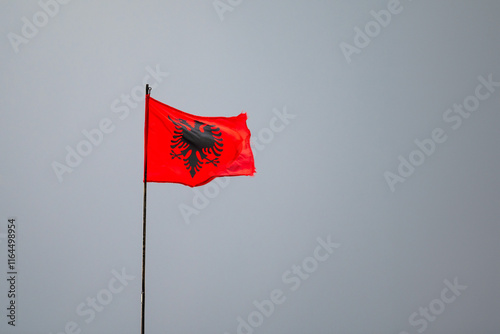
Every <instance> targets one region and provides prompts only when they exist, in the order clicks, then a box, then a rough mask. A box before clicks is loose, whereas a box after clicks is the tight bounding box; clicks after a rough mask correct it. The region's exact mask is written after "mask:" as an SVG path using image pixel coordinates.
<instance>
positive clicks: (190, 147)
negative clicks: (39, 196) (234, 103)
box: [168, 116, 224, 177]
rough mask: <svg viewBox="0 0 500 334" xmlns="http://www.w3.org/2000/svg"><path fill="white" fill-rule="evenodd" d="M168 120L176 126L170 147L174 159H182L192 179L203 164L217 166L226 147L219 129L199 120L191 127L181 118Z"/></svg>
mask: <svg viewBox="0 0 500 334" xmlns="http://www.w3.org/2000/svg"><path fill="white" fill-rule="evenodd" d="M168 119H169V120H170V121H171V122H172V123H174V125H175V131H174V136H173V138H172V141H171V145H170V147H171V149H172V151H171V152H170V156H171V157H172V159H176V158H179V159H182V160H183V161H184V166H186V169H187V170H188V171H189V173H190V174H191V177H194V176H195V175H196V173H197V172H198V171H200V169H201V168H202V166H203V164H213V165H214V166H217V164H218V163H219V157H220V155H221V152H222V147H223V146H224V145H223V143H222V137H221V131H220V128H219V127H217V126H214V125H210V124H205V123H203V122H200V121H197V120H195V121H194V126H191V124H189V123H188V122H187V121H186V120H183V119H180V118H178V119H177V120H173V119H172V118H171V117H170V116H168Z"/></svg>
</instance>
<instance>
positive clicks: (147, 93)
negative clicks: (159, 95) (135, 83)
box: [146, 84, 153, 95]
mask: <svg viewBox="0 0 500 334" xmlns="http://www.w3.org/2000/svg"><path fill="white" fill-rule="evenodd" d="M152 89H153V88H151V86H149V84H146V95H149V94H151V90H152Z"/></svg>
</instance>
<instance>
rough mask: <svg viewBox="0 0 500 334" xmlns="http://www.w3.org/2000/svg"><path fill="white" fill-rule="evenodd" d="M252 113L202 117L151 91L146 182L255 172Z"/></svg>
mask: <svg viewBox="0 0 500 334" xmlns="http://www.w3.org/2000/svg"><path fill="white" fill-rule="evenodd" d="M246 120H247V115H246V113H241V114H240V115H238V116H234V117H203V116H196V115H191V114H188V113H185V112H183V111H180V110H177V109H175V108H172V107H170V106H168V105H166V104H164V103H161V102H159V101H157V100H155V99H153V98H151V97H150V96H149V95H146V126H145V131H144V137H145V138H144V139H145V140H144V142H145V148H144V151H145V154H144V168H145V173H144V175H145V179H144V181H145V182H173V183H181V184H184V185H187V186H190V187H196V186H201V185H203V184H206V183H208V182H210V181H211V180H213V179H214V178H215V177H219V176H238V175H254V173H255V165H254V159H253V154H252V149H251V148H250V130H249V129H248V127H247V124H246Z"/></svg>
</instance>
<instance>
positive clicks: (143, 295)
mask: <svg viewBox="0 0 500 334" xmlns="http://www.w3.org/2000/svg"><path fill="white" fill-rule="evenodd" d="M150 93H151V87H149V84H146V113H145V117H144V119H145V120H144V201H143V205H142V290H141V334H144V323H145V307H146V197H147V193H148V182H147V176H148V174H147V173H148V149H147V148H148V127H149V94H150Z"/></svg>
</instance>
